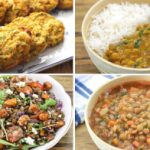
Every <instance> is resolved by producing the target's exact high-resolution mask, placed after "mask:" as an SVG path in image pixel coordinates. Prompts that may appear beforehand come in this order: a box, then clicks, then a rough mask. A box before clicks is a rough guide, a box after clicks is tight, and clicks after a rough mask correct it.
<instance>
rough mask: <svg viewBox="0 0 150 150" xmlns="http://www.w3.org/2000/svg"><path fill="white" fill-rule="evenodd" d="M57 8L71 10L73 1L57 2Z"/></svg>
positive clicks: (60, 0) (61, 0)
mask: <svg viewBox="0 0 150 150" xmlns="http://www.w3.org/2000/svg"><path fill="white" fill-rule="evenodd" d="M57 7H58V8H59V9H72V8H73V0H59V4H58V6H57Z"/></svg>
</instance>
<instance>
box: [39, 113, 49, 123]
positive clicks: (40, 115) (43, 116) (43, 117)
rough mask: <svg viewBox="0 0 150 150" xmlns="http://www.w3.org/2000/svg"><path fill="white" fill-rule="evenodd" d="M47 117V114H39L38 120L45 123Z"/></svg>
mask: <svg viewBox="0 0 150 150" xmlns="http://www.w3.org/2000/svg"><path fill="white" fill-rule="evenodd" d="M48 117H49V115H48V113H47V112H43V113H41V114H39V119H40V120H41V121H46V120H48Z"/></svg>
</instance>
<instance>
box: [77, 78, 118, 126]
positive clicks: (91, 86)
mask: <svg viewBox="0 0 150 150" xmlns="http://www.w3.org/2000/svg"><path fill="white" fill-rule="evenodd" d="M114 77H116V75H76V78H75V123H76V126H78V125H79V124H81V123H83V122H84V109H85V105H86V103H87V100H88V98H89V96H90V95H91V94H92V93H93V91H94V90H96V89H97V88H98V87H99V86H100V85H102V84H104V83H106V82H107V81H109V80H111V79H113V78H114Z"/></svg>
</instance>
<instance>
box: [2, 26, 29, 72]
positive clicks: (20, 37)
mask: <svg viewBox="0 0 150 150" xmlns="http://www.w3.org/2000/svg"><path fill="white" fill-rule="evenodd" d="M0 38H1V40H0V49H1V51H0V69H3V70H7V69H10V68H12V67H15V66H16V65H17V64H20V63H22V62H24V61H26V60H28V54H29V51H30V48H31V46H30V45H31V43H32V39H31V36H30V34H29V33H27V32H26V31H24V30H23V29H15V30H7V28H2V29H1V30H0Z"/></svg>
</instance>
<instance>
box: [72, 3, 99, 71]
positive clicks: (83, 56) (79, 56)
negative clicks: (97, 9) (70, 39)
mask: <svg viewBox="0 0 150 150" xmlns="http://www.w3.org/2000/svg"><path fill="white" fill-rule="evenodd" d="M96 1H97V0H76V33H75V35H76V65H75V66H76V73H98V72H99V71H98V70H97V69H96V67H95V66H94V64H93V63H92V61H91V60H90V58H89V56H88V54H87V52H86V50H85V47H84V44H83V40H82V35H81V25H82V21H83V18H84V16H85V14H86V13H87V11H88V10H89V9H90V7H91V6H92V5H93V4H94V3H95V2H96Z"/></svg>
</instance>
